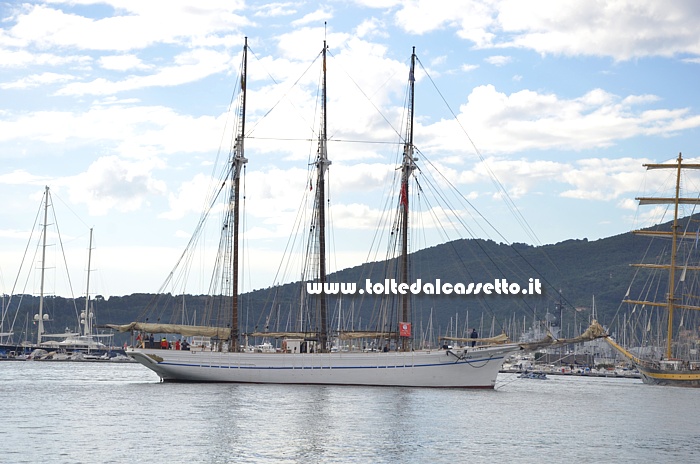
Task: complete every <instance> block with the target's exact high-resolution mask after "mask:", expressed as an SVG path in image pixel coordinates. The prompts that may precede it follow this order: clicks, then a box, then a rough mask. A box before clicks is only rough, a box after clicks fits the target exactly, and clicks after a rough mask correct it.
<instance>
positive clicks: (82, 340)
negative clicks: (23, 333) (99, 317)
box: [0, 186, 123, 360]
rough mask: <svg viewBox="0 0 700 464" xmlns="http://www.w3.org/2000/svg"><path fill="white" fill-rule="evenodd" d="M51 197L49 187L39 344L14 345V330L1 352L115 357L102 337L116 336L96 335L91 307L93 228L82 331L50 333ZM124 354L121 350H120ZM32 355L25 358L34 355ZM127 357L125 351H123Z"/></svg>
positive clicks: (44, 203)
mask: <svg viewBox="0 0 700 464" xmlns="http://www.w3.org/2000/svg"><path fill="white" fill-rule="evenodd" d="M51 202H52V200H51V194H50V190H49V187H48V186H47V187H45V191H44V197H43V199H42V207H43V217H44V219H43V224H42V226H41V230H42V232H41V236H40V238H41V244H40V246H41V268H40V286H39V308H38V313H37V314H35V315H34V318H33V321H34V323H35V324H36V326H37V332H36V342H29V341H24V342H20V343H13V341H12V337H13V336H14V331H12V330H11V331H10V332H6V333H3V334H2V336H4V337H5V338H4V340H3V342H2V343H0V353H4V354H3V356H4V357H19V358H23V359H24V358H26V359H47V360H48V359H58V358H61V359H64V360H70V359H73V358H75V359H77V358H78V357H77V356H75V357H73V356H72V355H73V354H75V353H80V354H81V355H96V356H98V357H99V356H102V355H107V356H110V355H115V354H117V353H115V352H114V351H115V350H114V349H113V348H111V347H110V346H108V345H106V344H104V343H102V342H101V341H100V339H101V338H108V339H112V338H113V334H111V333H110V334H97V333H96V332H94V328H95V324H94V309H93V308H92V307H91V306H90V265H91V264H90V263H91V259H92V229H90V244H89V251H88V272H87V275H88V277H87V285H86V296H85V310H84V311H82V312H81V314H80V321H79V323H80V326H81V330H80V332H71V331H66V332H64V333H53V334H51V333H46V330H45V324H46V323H47V322H48V321H49V320H50V316H49V315H48V314H47V313H46V312H45V310H44V304H45V288H44V287H45V273H46V248H47V243H46V240H47V232H48V230H47V227H48V223H49V215H48V211H49V206H50V205H51ZM2 315H3V324H4V323H5V318H8V315H9V314H8V313H7V311H5V310H3V314H2ZM117 351H120V350H117ZM32 353H33V355H32V356H23V355H29V354H32ZM121 353H122V354H123V350H121Z"/></svg>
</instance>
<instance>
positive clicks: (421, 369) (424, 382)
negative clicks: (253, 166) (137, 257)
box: [108, 39, 521, 389]
mask: <svg viewBox="0 0 700 464" xmlns="http://www.w3.org/2000/svg"><path fill="white" fill-rule="evenodd" d="M326 53H327V46H326V42H325V41H324V43H323V49H322V51H321V58H322V60H323V74H322V89H321V127H320V129H319V131H318V134H319V135H318V149H317V155H316V160H315V163H314V165H313V167H314V169H315V183H314V184H312V185H311V188H310V190H313V191H314V196H315V197H314V201H313V204H314V211H313V214H312V224H311V226H310V227H309V230H311V231H312V233H313V237H312V239H311V242H310V243H309V246H308V248H309V249H310V250H312V251H313V253H312V256H313V259H314V260H315V262H314V265H313V266H311V267H310V269H313V272H314V275H313V276H307V277H305V279H306V281H307V282H313V283H315V284H318V285H320V288H323V286H324V284H326V283H327V275H326V272H327V271H326V261H327V259H328V258H327V256H326V252H327V244H326V223H327V219H326V210H325V208H326V189H327V179H326V173H327V171H328V169H329V166H330V165H331V161H330V160H329V158H328V153H327V132H326V130H327V121H326V103H327V98H326ZM247 56H248V45H247V39H246V41H245V45H244V48H243V54H242V58H243V60H242V65H241V73H240V76H241V77H240V97H239V101H238V105H239V110H238V111H239V117H240V121H239V123H238V124H237V136H236V137H235V143H234V146H233V148H232V150H231V153H230V169H229V171H230V177H229V179H228V181H227V183H228V186H229V187H230V193H229V195H228V207H227V208H226V210H227V211H228V212H230V213H231V217H226V218H225V219H224V221H225V223H226V226H225V227H222V228H221V230H222V232H223V233H224V234H225V236H223V237H222V239H221V243H223V244H226V246H224V247H223V248H224V250H225V251H224V255H223V256H224V259H223V260H224V261H226V262H228V263H230V264H228V265H227V266H225V267H227V268H229V269H230V270H231V271H232V273H233V275H232V276H231V277H230V279H222V281H224V282H227V285H226V288H222V289H221V291H220V293H222V294H224V291H226V292H227V293H225V294H224V295H223V300H222V301H225V302H226V304H227V305H230V313H229V317H228V319H227V320H226V321H224V322H222V321H220V322H219V323H218V325H216V326H209V325H204V324H202V325H186V324H165V323H160V322H146V321H140V322H132V323H130V324H125V325H117V324H109V325H108V326H109V327H112V328H116V329H118V330H120V331H122V332H132V333H135V332H139V333H140V334H144V336H145V335H146V334H177V335H178V336H179V337H191V338H193V339H196V340H202V339H207V340H210V341H211V343H206V344H198V343H195V344H191V345H190V349H188V350H176V349H159V348H154V347H152V346H150V347H143V345H142V346H140V347H134V348H130V349H129V350H128V351H127V354H128V355H129V356H131V357H132V358H134V359H135V360H136V361H138V362H139V363H141V364H143V365H144V366H145V367H147V368H149V369H151V370H152V371H154V372H155V373H157V374H158V375H159V376H160V378H161V379H162V380H163V381H195V382H236V383H275V384H322V385H366V386H405V387H436V388H439V387H449V388H486V389H492V388H494V386H495V384H496V377H497V375H498V372H499V369H500V368H501V366H502V364H503V361H504V360H505V358H506V357H507V356H508V355H510V354H512V353H514V352H517V351H519V350H521V347H520V346H519V345H518V344H515V343H508V342H507V339H506V338H505V337H499V338H497V339H494V340H489V339H478V342H479V343H478V344H477V345H476V346H472V344H468V345H466V346H464V347H460V346H456V345H455V346H454V347H453V346H451V345H450V346H445V347H444V348H441V349H414V346H413V345H414V344H413V341H414V338H413V335H412V333H411V317H412V315H411V308H410V302H409V299H408V298H404V299H403V300H402V301H401V302H400V308H401V309H400V311H398V312H397V313H396V314H397V317H396V318H395V320H393V321H392V323H391V324H390V325H389V326H388V327H387V328H386V329H382V330H375V331H345V332H342V333H337V334H330V333H329V318H328V306H329V304H328V300H327V296H326V295H325V293H324V292H321V293H320V294H318V295H306V297H308V298H309V301H308V302H305V303H303V307H304V309H306V310H307V311H306V313H305V316H304V319H303V320H304V321H305V322H306V325H305V326H303V327H299V330H298V331H288V332H276V333H275V332H269V331H265V332H253V333H245V334H243V333H241V330H240V328H239V327H240V325H241V324H240V321H239V319H240V309H239V304H238V303H239V301H238V300H239V295H238V281H239V274H238V273H239V264H238V254H239V229H240V224H241V221H240V218H239V214H240V213H239V204H240V201H241V199H240V198H241V197H240V186H239V179H240V176H241V172H242V169H243V166H244V165H245V163H247V161H248V160H247V159H246V158H245V157H244V139H245V107H246V75H247ZM415 62H416V55H415V49H414V51H413V54H412V56H411V69H410V73H409V83H408V85H409V89H410V91H409V94H410V103H409V104H410V108H409V109H408V111H409V115H410V117H409V118H408V123H407V124H408V127H407V134H406V137H405V142H404V150H403V161H402V163H401V166H400V167H399V169H400V171H401V191H400V197H399V199H398V202H397V206H398V210H399V223H400V227H399V231H400V234H399V235H400V237H401V238H400V250H401V256H400V258H399V260H398V263H399V267H400V271H399V275H400V279H401V281H402V282H409V274H408V273H409V267H408V261H407V255H408V238H407V231H408V220H409V216H408V213H409V206H410V205H409V195H408V193H409V192H408V189H409V179H410V176H411V175H412V173H413V171H414V169H415V168H416V158H415V157H414V155H413V150H414V147H413V95H414V92H413V89H414V84H415V82H414V79H413V75H414V69H415ZM300 319H301V318H300ZM248 337H267V338H277V339H281V340H282V346H281V348H280V349H278V350H276V352H272V353H271V352H269V350H248V349H246V344H245V343H243V341H244V340H246V339H247V338H248ZM334 338H337V339H340V340H354V341H358V344H357V345H354V346H356V347H359V346H365V347H367V346H377V347H381V348H382V349H359V348H357V349H352V350H337V349H336V350H334V349H333V348H332V346H331V345H332V341H333V339H334ZM470 341H472V340H470ZM165 346H167V342H166V345H165Z"/></svg>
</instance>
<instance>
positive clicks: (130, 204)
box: [62, 156, 166, 216]
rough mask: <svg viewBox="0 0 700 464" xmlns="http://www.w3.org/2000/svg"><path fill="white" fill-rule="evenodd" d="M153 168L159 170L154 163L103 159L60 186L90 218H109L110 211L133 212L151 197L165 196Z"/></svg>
mask: <svg viewBox="0 0 700 464" xmlns="http://www.w3.org/2000/svg"><path fill="white" fill-rule="evenodd" d="M156 167H162V164H161V163H160V162H158V161H157V160H142V161H126V160H124V159H121V158H119V157H117V156H104V157H100V158H98V159H97V160H95V161H94V162H93V163H92V164H90V166H89V167H88V169H87V171H85V172H84V173H82V174H79V175H77V176H75V177H74V178H73V179H70V181H69V182H67V181H65V180H64V181H63V182H62V183H63V184H65V185H64V187H65V188H67V189H68V191H69V196H70V200H71V202H73V203H74V204H86V205H87V206H88V209H89V212H90V214H91V215H92V216H101V215H106V214H109V212H110V211H111V210H112V209H116V210H117V211H120V212H128V211H135V210H137V209H139V208H141V207H142V206H143V204H144V203H146V202H147V201H148V200H147V199H148V198H149V197H150V196H151V195H154V194H155V195H164V194H165V191H166V187H165V184H164V182H162V181H159V180H157V179H155V178H154V177H153V176H152V174H151V172H152V171H153V169H155V168H156Z"/></svg>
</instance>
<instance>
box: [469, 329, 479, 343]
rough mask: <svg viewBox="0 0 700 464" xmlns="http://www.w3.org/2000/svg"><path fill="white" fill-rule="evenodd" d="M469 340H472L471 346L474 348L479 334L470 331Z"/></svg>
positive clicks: (474, 330) (473, 330)
mask: <svg viewBox="0 0 700 464" xmlns="http://www.w3.org/2000/svg"><path fill="white" fill-rule="evenodd" d="M469 337H470V338H473V339H474V340H472V346H476V339H477V338H479V334H478V333H477V332H476V329H472V333H471V334H469Z"/></svg>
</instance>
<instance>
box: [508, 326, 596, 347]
mask: <svg viewBox="0 0 700 464" xmlns="http://www.w3.org/2000/svg"><path fill="white" fill-rule="evenodd" d="M604 337H607V332H606V331H605V329H604V328H603V326H602V325H600V323H599V322H598V321H596V320H595V319H593V322H591V325H590V326H589V327H588V328H587V329H586V331H585V332H583V333H582V334H581V335H579V336H578V337H574V338H557V339H555V338H554V337H552V335H551V334H548V335H547V336H546V337H545V338H543V339H542V340H539V341H536V342H531V343H520V347H521V348H522V349H524V350H527V351H534V350H539V349H540V348H546V347H548V346H560V345H571V344H574V343H583V342H589V341H591V340H595V339H597V338H604Z"/></svg>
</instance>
